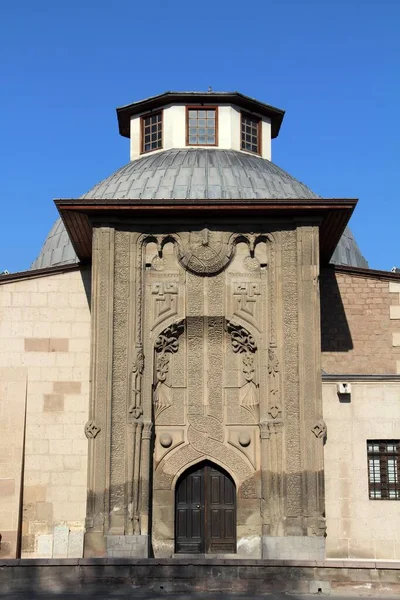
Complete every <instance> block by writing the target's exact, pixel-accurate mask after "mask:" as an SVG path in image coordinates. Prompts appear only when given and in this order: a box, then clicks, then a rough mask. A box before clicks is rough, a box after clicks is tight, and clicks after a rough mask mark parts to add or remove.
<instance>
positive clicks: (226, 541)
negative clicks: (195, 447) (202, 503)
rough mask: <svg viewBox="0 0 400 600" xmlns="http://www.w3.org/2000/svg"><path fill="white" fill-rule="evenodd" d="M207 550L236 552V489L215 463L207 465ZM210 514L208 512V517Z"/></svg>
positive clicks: (211, 551)
mask: <svg viewBox="0 0 400 600" xmlns="http://www.w3.org/2000/svg"><path fill="white" fill-rule="evenodd" d="M205 481H206V483H207V482H209V485H208V486H206V506H207V508H208V514H209V515H210V518H209V519H208V520H207V528H206V552H210V553H235V552H236V510H235V508H236V506H235V498H236V490H235V484H234V483H233V481H232V480H231V479H230V478H229V477H228V475H227V474H225V473H224V472H223V471H222V470H219V469H217V468H216V467H215V466H213V465H207V466H206V479H205ZM208 514H207V513H206V519H207V516H208Z"/></svg>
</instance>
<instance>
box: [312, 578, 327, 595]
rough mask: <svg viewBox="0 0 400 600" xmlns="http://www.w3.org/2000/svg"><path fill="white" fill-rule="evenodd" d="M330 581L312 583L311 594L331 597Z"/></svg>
mask: <svg viewBox="0 0 400 600" xmlns="http://www.w3.org/2000/svg"><path fill="white" fill-rule="evenodd" d="M330 593H331V583H330V581H310V594H324V595H326V596H330Z"/></svg>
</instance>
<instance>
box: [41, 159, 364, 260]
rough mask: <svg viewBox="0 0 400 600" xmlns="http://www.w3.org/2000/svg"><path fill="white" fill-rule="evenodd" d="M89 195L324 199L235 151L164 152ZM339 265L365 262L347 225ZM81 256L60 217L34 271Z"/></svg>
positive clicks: (266, 164)
mask: <svg viewBox="0 0 400 600" xmlns="http://www.w3.org/2000/svg"><path fill="white" fill-rule="evenodd" d="M82 198H85V199H105V200H106V199H110V200H115V199H121V200H123V199H137V200H140V199H143V200H146V199H156V198H158V199H205V198H210V199H220V200H227V201H229V203H235V202H238V203H240V201H241V200H245V199H246V200H248V199H257V198H259V199H276V200H279V199H282V200H288V199H309V200H311V201H312V200H313V199H315V201H319V200H320V196H318V195H317V194H315V193H314V192H313V191H312V190H310V188H308V187H307V186H306V185H304V184H303V183H301V182H300V181H298V180H297V179H295V178H294V177H292V176H291V175H289V173H287V172H286V171H283V169H281V168H280V167H278V166H277V165H275V164H274V163H272V162H270V161H268V160H266V159H263V158H260V157H258V156H252V155H248V154H245V153H243V152H238V151H235V150H217V149H202V148H190V149H181V150H176V149H174V150H165V151H163V152H159V153H155V154H151V155H147V156H144V157H141V158H139V159H137V160H134V161H132V162H130V163H128V164H127V165H125V166H124V167H122V168H121V169H119V170H118V171H116V172H115V173H113V174H112V175H110V176H109V177H107V178H106V179H104V180H103V181H101V182H100V183H98V184H97V185H95V186H94V187H93V188H92V189H91V190H89V191H88V192H87V193H86V194H84V195H83V196H82ZM333 260H334V262H336V263H337V264H345V265H353V266H363V267H366V266H367V263H366V261H365V259H364V258H363V257H362V255H361V253H360V251H359V249H358V246H357V244H356V242H355V240H354V238H353V236H352V234H351V232H350V231H349V230H348V229H347V228H346V230H345V233H344V236H343V237H342V240H341V241H340V242H339V245H338V248H337V250H336V251H335V254H334V256H333ZM76 261H77V258H76V255H75V252H74V250H73V248H72V245H71V243H70V241H69V237H68V234H67V232H66V231H65V228H64V225H63V223H62V221H61V220H60V219H58V220H57V221H56V223H55V224H54V225H53V227H52V229H51V231H50V233H49V235H48V237H47V239H46V241H45V244H44V246H43V248H42V250H41V252H40V254H39V256H38V258H37V259H36V260H35V261H34V263H33V264H32V267H31V268H32V269H39V268H43V267H47V266H55V265H61V264H69V263H73V262H76Z"/></svg>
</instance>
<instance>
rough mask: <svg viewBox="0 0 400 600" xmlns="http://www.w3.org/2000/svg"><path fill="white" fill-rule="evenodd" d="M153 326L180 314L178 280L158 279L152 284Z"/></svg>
mask: <svg viewBox="0 0 400 600" xmlns="http://www.w3.org/2000/svg"><path fill="white" fill-rule="evenodd" d="M151 294H152V300H153V319H154V321H153V328H154V327H156V326H157V325H159V324H160V323H162V322H163V321H165V320H166V319H170V318H171V317H174V316H176V315H177V314H178V282H176V281H157V282H153V283H152V284H151Z"/></svg>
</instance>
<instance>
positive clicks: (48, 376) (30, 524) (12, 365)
mask: <svg viewBox="0 0 400 600" xmlns="http://www.w3.org/2000/svg"><path fill="white" fill-rule="evenodd" d="M89 304H90V271H80V270H78V269H77V270H73V271H71V270H70V271H66V272H64V273H58V274H51V275H47V276H44V277H43V276H41V277H39V276H38V277H34V278H31V277H30V278H25V279H23V278H21V280H18V281H9V282H7V281H5V282H2V285H0V394H1V396H0V410H1V408H2V410H3V412H2V418H1V420H2V431H1V444H0V445H1V449H0V455H1V459H0V506H1V509H0V533H2V535H3V540H2V541H5V538H4V532H5V533H6V537H7V538H9V543H8V544H7V545H4V544H2V547H3V553H2V556H8V557H9V558H12V557H15V555H16V553H17V548H16V546H17V542H16V538H17V534H18V528H19V522H20V519H19V515H18V513H19V502H20V493H19V490H20V488H21V485H20V481H21V466H22V470H23V472H22V478H23V495H22V498H23V515H22V518H23V524H22V540H21V542H22V549H21V550H22V556H23V557H41V558H48V557H59V558H62V557H65V558H66V557H71V558H72V557H80V556H82V547H83V531H84V520H85V516H86V477H87V445H88V443H87V439H86V437H85V434H84V425H85V422H86V421H87V418H88V396H89V352H90V310H89ZM25 401H26V437H25V460H24V463H21V456H22V452H21V449H22V440H23V431H24V413H25ZM4 424H5V427H4ZM10 529H12V531H10Z"/></svg>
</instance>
